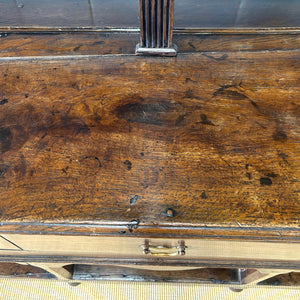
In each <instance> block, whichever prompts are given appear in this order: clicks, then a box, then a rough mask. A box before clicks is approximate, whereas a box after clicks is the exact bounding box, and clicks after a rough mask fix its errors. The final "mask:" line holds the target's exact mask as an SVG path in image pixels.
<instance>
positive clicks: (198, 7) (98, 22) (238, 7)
mask: <svg viewBox="0 0 300 300" xmlns="http://www.w3.org/2000/svg"><path fill="white" fill-rule="evenodd" d="M90 3H91V4H92V5H90ZM299 13H300V4H299V1H298V0H285V1H274V0H244V1H242V2H241V1H239V0H210V1H204V0H202V1H199V0H188V1H186V0H185V1H181V0H178V1H175V15H174V21H175V27H181V28H182V27H198V28H200V27H299V25H300V24H299ZM0 26H18V27H26V26H30V27H44V26H46V27H47V26H48V27H78V28H86V27H94V28H95V27H100V28H105V27H117V28H120V27H122V28H124V27H135V28H137V27H138V0H126V1H123V0H93V1H90V2H89V1H86V0H85V1H83V0H43V1H38V0H26V1H25V0H17V1H15V0H0Z"/></svg>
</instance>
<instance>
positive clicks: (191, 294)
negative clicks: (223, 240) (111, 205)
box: [0, 279, 300, 300]
mask: <svg viewBox="0 0 300 300" xmlns="http://www.w3.org/2000/svg"><path fill="white" fill-rule="evenodd" d="M0 299H1V300H19V299H22V300H31V299H32V300H33V299H34V300H36V299H43V300H48V299H49V300H50V299H51V300H52V299H53V300H54V299H55V300H60V299H61V300H66V299H68V300H75V299H76V300H77V299H78V300H94V299H95V300H96V299H97V300H98V299H101V300H119V299H122V300H123V299H130V300H135V299H139V300H140V299H147V300H174V299H179V300H194V299H195V300H200V299H201V300H218V299H224V300H240V299H250V300H252V299H253V300H269V299H270V300H277V299H278V300H300V289H297V288H289V287H287V288H280V287H268V286H267V287H251V288H247V289H244V290H243V291H242V292H233V291H231V290H230V289H229V287H228V286H222V285H208V284H206V285H205V284H186V283H185V284H175V283H150V282H84V283H81V284H80V285H77V286H71V285H69V284H68V283H67V282H63V281H57V280H39V279H0Z"/></svg>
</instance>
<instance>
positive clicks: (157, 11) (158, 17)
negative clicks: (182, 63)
mask: <svg viewBox="0 0 300 300" xmlns="http://www.w3.org/2000/svg"><path fill="white" fill-rule="evenodd" d="M174 1H175V0H140V1H139V6H140V43H139V44H137V46H136V51H135V53H136V54H137V55H157V56H176V54H177V48H176V46H175V45H173V44H172V38H173V19H174Z"/></svg>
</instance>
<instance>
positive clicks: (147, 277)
mask: <svg viewBox="0 0 300 300" xmlns="http://www.w3.org/2000/svg"><path fill="white" fill-rule="evenodd" d="M73 279H74V280H83V281H85V280H105V281H107V280H120V281H152V282H153V281H155V282H160V281H163V282H198V283H200V282H202V283H204V282H206V283H218V284H222V283H223V284H225V283H238V282H237V279H236V278H235V274H234V271H233V270H231V269H209V268H202V269H192V270H189V269H187V270H173V271H167V270H143V269H136V268H128V267H118V266H90V265H75V266H74V274H73Z"/></svg>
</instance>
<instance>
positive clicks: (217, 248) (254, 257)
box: [0, 234, 300, 270]
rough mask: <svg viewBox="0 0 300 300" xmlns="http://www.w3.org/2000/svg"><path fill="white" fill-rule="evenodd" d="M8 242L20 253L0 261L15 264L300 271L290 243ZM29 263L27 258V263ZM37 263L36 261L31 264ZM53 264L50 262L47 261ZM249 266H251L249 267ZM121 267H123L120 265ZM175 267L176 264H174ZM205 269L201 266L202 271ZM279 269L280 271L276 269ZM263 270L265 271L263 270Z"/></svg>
mask: <svg viewBox="0 0 300 300" xmlns="http://www.w3.org/2000/svg"><path fill="white" fill-rule="evenodd" d="M4 236H5V238H6V239H7V240H9V241H11V242H13V243H14V244H16V245H18V247H19V249H18V251H10V250H1V252H0V261H1V260H2V259H3V257H5V256H7V255H14V256H15V259H16V261H21V260H20V259H19V257H20V256H21V257H22V256H24V255H29V256H32V255H35V256H38V255H40V256H45V255H48V256H59V255H60V256H64V257H65V259H66V261H68V260H70V261H72V259H73V258H74V257H76V256H82V257H84V256H89V257H91V256H93V257H97V258H98V261H99V259H102V260H103V262H105V261H107V260H109V259H110V258H117V259H118V260H125V261H126V260H128V259H131V260H134V259H137V260H138V259H139V260H142V261H144V262H145V261H148V262H149V264H154V265H155V264H163V263H170V262H173V263H174V261H176V262H177V263H178V261H179V262H181V263H183V262H189V263H188V264H187V265H184V264H181V265H180V266H185V267H190V266H192V265H191V263H195V264H196V266H197V263H199V260H200V261H201V260H202V261H205V262H206V263H204V266H206V267H208V266H211V265H212V263H213V262H215V261H218V262H222V261H224V260H226V261H227V266H228V265H229V266H231V265H232V266H235V267H237V268H249V267H250V268H258V266H255V263H258V262H260V263H262V264H263V265H264V264H265V266H266V267H265V268H266V269H268V268H270V265H271V269H272V268H277V267H278V266H279V268H280V269H286V264H289V266H292V267H290V268H288V269H291V270H299V269H300V261H299V252H300V244H299V242H298V243H295V242H294V243H291V242H288V241H280V242H279V241H277V242H271V241H268V240H266V241H253V240H248V241H247V240H245V241H236V240H226V239H225V238H222V237H218V238H217V239H216V238H215V239H208V238H199V237H198V239H189V238H187V237H182V238H181V239H175V238H172V237H168V238H166V237H165V238H148V239H147V240H146V239H145V238H143V237H134V236H132V235H126V234H125V235H124V234H123V236H119V237H117V238H116V236H99V237H95V236H78V235H71V236H61V235H45V234H43V235H37V234H36V235H29V234H5V235H4ZM147 242H149V243H150V244H151V245H152V246H164V247H173V246H177V245H178V243H179V242H180V243H184V244H185V246H186V249H185V255H176V256H165V255H163V256H159V255H150V254H145V253H144V251H143V250H144V245H145V244H146V243H147ZM28 261H29V262H30V258H28V260H27V262H28ZM32 262H34V260H33V261H32ZM48 262H51V261H48ZM249 262H250V265H249ZM119 264H122V263H120V262H119ZM175 265H176V264H175ZM201 266H202V265H198V267H201ZM276 266H277V267H276ZM260 268H262V267H260ZM263 268H264V267H263Z"/></svg>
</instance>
